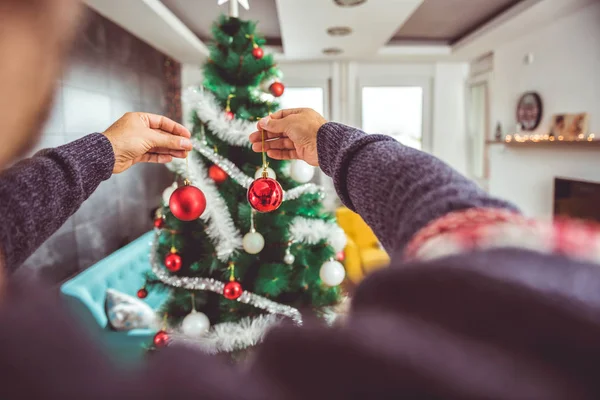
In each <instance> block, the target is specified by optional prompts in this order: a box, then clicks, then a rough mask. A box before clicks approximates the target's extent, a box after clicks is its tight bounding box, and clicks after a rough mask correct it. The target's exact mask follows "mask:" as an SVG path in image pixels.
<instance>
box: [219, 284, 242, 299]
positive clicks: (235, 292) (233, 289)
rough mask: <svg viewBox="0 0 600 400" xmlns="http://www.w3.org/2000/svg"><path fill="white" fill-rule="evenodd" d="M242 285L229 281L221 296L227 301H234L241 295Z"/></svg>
mask: <svg viewBox="0 0 600 400" xmlns="http://www.w3.org/2000/svg"><path fill="white" fill-rule="evenodd" d="M243 291H244V289H242V285H241V284H240V283H239V282H236V281H230V282H227V283H226V284H225V287H224V288H223V296H224V297H225V298H226V299H229V300H235V299H237V298H238V297H240V296H241V295H242V292H243Z"/></svg>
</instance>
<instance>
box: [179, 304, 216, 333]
mask: <svg viewBox="0 0 600 400" xmlns="http://www.w3.org/2000/svg"><path fill="white" fill-rule="evenodd" d="M209 329H210V320H209V319H208V317H207V316H206V314H204V313H201V312H198V311H196V310H192V312H191V313H189V314H188V315H186V317H185V318H184V319H183V322H182V323H181V331H182V332H183V334H184V335H186V336H189V337H198V336H202V335H203V334H205V333H206V332H208V330H209Z"/></svg>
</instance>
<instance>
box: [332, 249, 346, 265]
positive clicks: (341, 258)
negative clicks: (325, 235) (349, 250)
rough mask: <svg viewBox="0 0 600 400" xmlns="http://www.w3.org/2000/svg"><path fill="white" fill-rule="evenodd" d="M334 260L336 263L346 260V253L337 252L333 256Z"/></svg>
mask: <svg viewBox="0 0 600 400" xmlns="http://www.w3.org/2000/svg"><path fill="white" fill-rule="evenodd" d="M335 258H337V260H338V261H340V262H341V261H344V260H345V259H346V253H344V250H342V251H338V253H337V254H336V255H335Z"/></svg>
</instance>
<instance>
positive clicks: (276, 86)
mask: <svg viewBox="0 0 600 400" xmlns="http://www.w3.org/2000/svg"><path fill="white" fill-rule="evenodd" d="M284 90H285V86H283V83H281V82H273V83H272V84H271V86H269V91H270V92H271V94H272V95H273V96H275V97H279V96H281V95H282V94H283V91H284Z"/></svg>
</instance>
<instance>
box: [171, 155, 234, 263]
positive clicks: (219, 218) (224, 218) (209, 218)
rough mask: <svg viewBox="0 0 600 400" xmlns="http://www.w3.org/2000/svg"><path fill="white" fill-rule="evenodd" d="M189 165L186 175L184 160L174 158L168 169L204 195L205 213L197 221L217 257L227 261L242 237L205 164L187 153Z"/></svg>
mask: <svg viewBox="0 0 600 400" xmlns="http://www.w3.org/2000/svg"><path fill="white" fill-rule="evenodd" d="M188 163H189V164H188V165H189V174H188V167H187V166H186V161H185V160H182V159H174V160H173V161H172V162H171V163H170V164H168V166H169V168H170V169H171V170H172V171H173V172H175V173H177V174H178V175H180V176H182V177H186V178H187V179H188V180H189V181H190V182H191V183H192V185H194V186H196V187H198V188H199V189H200V190H202V192H203V193H204V196H205V197H206V210H205V211H204V213H203V214H202V216H201V217H200V218H201V219H202V221H204V222H205V223H206V225H207V227H206V233H207V235H208V236H209V237H210V238H211V240H212V241H213V243H214V244H215V250H216V253H217V258H218V259H219V260H221V261H223V262H227V261H229V259H230V257H231V254H232V253H233V252H234V251H235V250H237V249H241V248H242V235H241V234H240V232H239V231H238V230H237V228H236V227H235V224H234V223H233V220H232V219H231V215H229V212H228V210H227V205H226V204H225V201H224V200H223V198H222V197H221V195H220V194H219V191H218V189H217V187H216V186H215V184H214V182H213V181H212V179H210V178H208V177H207V174H206V170H205V169H204V165H203V164H202V163H201V162H200V160H196V157H195V155H194V154H193V152H191V153H189V154H188Z"/></svg>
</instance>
